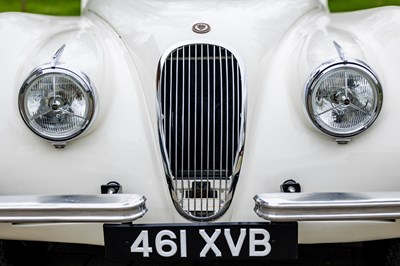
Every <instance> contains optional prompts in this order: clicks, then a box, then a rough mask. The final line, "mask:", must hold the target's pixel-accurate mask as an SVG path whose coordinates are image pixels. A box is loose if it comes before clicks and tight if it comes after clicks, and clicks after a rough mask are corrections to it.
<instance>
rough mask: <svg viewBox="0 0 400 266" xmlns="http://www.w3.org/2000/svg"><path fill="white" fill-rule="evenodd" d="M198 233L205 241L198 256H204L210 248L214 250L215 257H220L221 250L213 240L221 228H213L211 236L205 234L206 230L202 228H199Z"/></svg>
mask: <svg viewBox="0 0 400 266" xmlns="http://www.w3.org/2000/svg"><path fill="white" fill-rule="evenodd" d="M199 233H200V235H201V237H202V238H203V239H204V241H206V245H205V246H204V248H203V250H202V251H201V252H200V257H205V256H206V255H207V253H208V251H209V250H210V249H211V250H212V251H214V253H215V256H216V257H221V251H220V250H219V249H218V247H217V246H216V245H215V243H214V242H215V240H217V238H218V236H219V235H220V234H221V229H215V232H214V234H213V235H212V236H211V237H210V236H209V235H207V233H206V230H204V229H200V230H199Z"/></svg>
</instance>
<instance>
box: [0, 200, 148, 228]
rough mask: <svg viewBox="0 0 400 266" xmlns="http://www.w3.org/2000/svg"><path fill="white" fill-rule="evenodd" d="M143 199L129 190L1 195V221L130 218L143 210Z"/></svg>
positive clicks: (102, 221) (106, 221)
mask: <svg viewBox="0 0 400 266" xmlns="http://www.w3.org/2000/svg"><path fill="white" fill-rule="evenodd" d="M145 201H146V198H145V197H144V196H142V195H130V194H112V195H59V196H44V195H41V196H0V222H3V223H54V222H66V223H88V222H96V223H108V222H118V223H123V222H131V221H134V220H136V219H138V218H140V217H142V216H143V215H144V214H145V213H146V211H147V209H146V207H145Z"/></svg>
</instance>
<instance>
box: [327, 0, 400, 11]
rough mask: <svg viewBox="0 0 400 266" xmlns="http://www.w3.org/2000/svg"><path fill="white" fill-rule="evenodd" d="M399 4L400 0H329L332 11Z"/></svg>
mask: <svg viewBox="0 0 400 266" xmlns="http://www.w3.org/2000/svg"><path fill="white" fill-rule="evenodd" d="M390 5H394V6H399V5H400V0H329V9H330V10H331V11H332V12H342V11H353V10H359V9H367V8H374V7H379V6H390Z"/></svg>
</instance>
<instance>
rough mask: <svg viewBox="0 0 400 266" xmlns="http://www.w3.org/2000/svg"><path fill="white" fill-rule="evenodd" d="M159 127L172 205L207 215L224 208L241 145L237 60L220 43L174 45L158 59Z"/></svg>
mask: <svg viewBox="0 0 400 266" xmlns="http://www.w3.org/2000/svg"><path fill="white" fill-rule="evenodd" d="M159 73H160V75H159V81H158V94H157V95H158V98H159V99H158V104H159V108H158V110H159V112H160V113H159V119H160V121H159V132H160V144H161V150H162V151H163V153H164V154H163V158H164V165H165V170H166V176H167V179H168V183H169V185H170V191H171V196H172V199H173V200H174V203H175V205H176V207H177V210H178V211H179V212H180V213H181V214H182V215H183V216H185V217H187V218H189V219H193V220H211V219H215V218H216V217H218V216H219V215H222V214H223V213H224V211H225V210H226V209H227V208H228V207H229V204H230V201H231V198H232V194H233V191H234V186H235V185H236V183H237V182H236V179H237V178H238V176H239V169H240V165H239V164H240V162H241V160H240V158H239V157H240V156H241V155H242V150H243V145H244V143H243V142H244V125H245V123H244V120H243V119H244V113H245V102H244V101H245V99H244V98H243V93H244V92H243V90H244V84H243V79H242V75H241V69H240V64H239V62H238V61H237V58H236V57H235V56H234V55H233V53H232V52H231V51H229V50H228V49H225V48H224V47H221V46H217V45H212V44H206V43H200V44H188V45H184V46H180V47H177V48H175V49H173V50H171V52H169V53H167V54H166V56H165V57H163V59H162V61H161V62H160V72H159Z"/></svg>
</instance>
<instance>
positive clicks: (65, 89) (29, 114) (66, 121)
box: [18, 66, 95, 142]
mask: <svg viewBox="0 0 400 266" xmlns="http://www.w3.org/2000/svg"><path fill="white" fill-rule="evenodd" d="M18 103H19V109H20V113H21V115H22V118H23V119H24V121H25V123H26V124H27V125H28V127H29V128H30V129H31V130H32V131H33V132H35V133H36V134H37V135H39V136H41V137H43V138H45V139H47V140H50V141H53V142H61V141H67V140H71V139H73V138H75V137H77V136H78V135H80V134H81V133H82V132H84V131H85V129H87V128H88V126H89V125H90V123H91V121H92V119H93V117H94V111H95V90H94V87H93V86H92V85H91V83H90V81H89V79H88V78H87V76H86V75H84V74H83V73H80V72H79V71H76V70H72V68H70V67H67V66H60V67H56V68H54V67H50V66H44V67H40V68H38V69H36V70H35V71H34V72H32V74H31V75H30V76H29V77H28V78H27V79H26V80H25V82H24V85H23V86H22V88H21V90H20V93H19V101H18Z"/></svg>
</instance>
